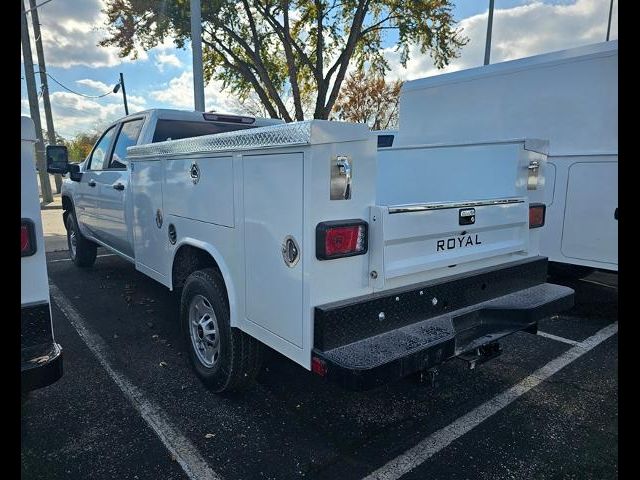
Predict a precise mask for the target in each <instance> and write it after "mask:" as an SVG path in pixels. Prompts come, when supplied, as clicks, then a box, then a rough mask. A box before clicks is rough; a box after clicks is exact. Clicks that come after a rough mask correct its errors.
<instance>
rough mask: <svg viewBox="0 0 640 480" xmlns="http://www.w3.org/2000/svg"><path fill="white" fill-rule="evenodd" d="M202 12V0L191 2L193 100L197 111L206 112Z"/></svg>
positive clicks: (192, 0)
mask: <svg viewBox="0 0 640 480" xmlns="http://www.w3.org/2000/svg"><path fill="white" fill-rule="evenodd" d="M201 17H202V12H201V10H200V0H191V52H192V57H193V100H194V104H195V109H196V111H199V112H204V78H203V75H202V37H201V35H202V18H201Z"/></svg>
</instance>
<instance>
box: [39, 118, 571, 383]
mask: <svg viewBox="0 0 640 480" xmlns="http://www.w3.org/2000/svg"><path fill="white" fill-rule="evenodd" d="M162 115H169V112H168V111H150V112H143V113H141V114H137V115H130V116H128V117H126V118H124V119H122V120H120V121H118V122H116V123H115V124H114V125H113V126H112V127H110V128H109V129H108V130H107V131H106V133H105V134H104V135H103V136H102V138H100V139H99V140H98V142H97V144H96V146H95V147H94V149H93V152H92V153H91V154H90V155H89V156H88V158H87V159H86V160H85V161H84V162H83V164H81V165H80V166H77V165H76V166H71V165H70V166H69V167H66V168H65V167H64V166H62V167H57V168H52V169H50V170H49V171H50V172H51V173H61V172H65V171H68V170H69V169H71V171H70V178H69V179H65V181H64V184H63V189H62V194H63V206H64V218H65V222H66V225H67V228H68V232H69V235H68V238H69V249H70V252H71V258H72V259H73V260H74V262H75V263H76V264H77V265H79V266H81V267H88V266H90V265H91V264H92V263H93V261H94V260H95V252H96V250H95V249H96V245H103V246H105V247H107V248H109V249H110V250H112V251H114V252H115V253H117V254H119V255H120V256H122V257H123V258H126V259H128V260H130V261H131V262H132V263H134V264H135V268H136V269H138V270H139V271H141V272H143V273H145V274H147V275H148V276H150V277H151V278H153V279H155V280H157V281H158V282H160V283H162V284H163V285H165V286H166V287H167V288H169V289H170V290H174V291H178V293H179V295H180V298H181V306H180V314H179V317H180V322H181V324H182V327H183V331H184V336H185V341H186V344H187V345H188V349H189V356H190V359H191V361H192V364H193V366H194V369H195V371H196V372H197V374H198V375H199V376H200V378H201V379H202V380H203V381H204V383H205V384H206V385H207V386H209V388H211V389H212V390H214V391H216V392H221V391H225V390H235V389H241V388H243V387H246V386H247V385H249V384H250V383H251V381H252V380H253V378H254V377H255V375H256V374H257V372H258V369H259V367H260V362H261V353H262V347H263V345H267V346H269V347H271V348H273V349H275V350H276V351H278V352H280V353H281V354H283V355H285V356H286V357H288V358H289V359H291V360H293V361H295V362H297V363H299V364H300V365H302V366H303V367H305V368H306V369H308V370H312V371H313V372H314V373H316V374H318V375H320V376H323V377H325V378H327V379H331V380H333V381H336V382H338V383H340V384H341V385H343V386H344V387H346V388H352V389H366V388H370V387H374V386H377V385H380V384H383V383H385V382H389V381H392V380H394V379H397V378H400V377H403V376H406V375H408V374H411V373H414V372H421V371H426V370H428V369H432V368H433V367H435V366H436V365H438V364H440V363H442V362H444V361H445V360H448V359H451V358H453V357H457V356H463V357H464V358H466V359H467V360H469V361H470V362H471V364H473V365H475V363H474V362H478V361H482V360H485V359H487V358H490V357H492V356H495V355H496V354H498V353H499V351H500V349H499V344H498V343H497V340H498V339H500V338H501V337H503V336H505V335H508V334H510V333H513V332H516V331H521V330H526V331H529V332H535V331H536V329H537V323H538V321H539V320H540V319H542V318H544V317H546V316H549V315H553V314H555V313H557V312H559V311H561V310H564V309H567V308H570V307H571V306H572V304H573V290H571V289H570V288H567V287H564V286H559V285H552V284H549V283H546V278H547V260H546V258H544V257H541V256H539V254H538V241H539V240H538V237H539V230H540V229H539V228H537V227H540V226H542V225H543V224H544V212H545V209H544V205H542V204H534V203H531V202H530V201H529V196H530V194H531V193H532V192H536V191H537V190H538V189H540V188H542V185H543V184H544V171H545V161H546V154H547V142H546V141H541V140H534V139H516V140H509V141H501V142H495V143H487V142H485V143H476V144H464V145H416V146H414V147H412V148H411V149H404V150H402V151H401V152H398V155H397V157H396V158H393V159H387V160H383V161H381V160H380V159H379V157H378V154H377V148H376V139H377V137H376V135H374V134H372V133H371V132H370V131H369V130H368V128H367V126H366V125H364V124H349V123H342V122H330V121H323V120H312V121H305V122H297V123H289V124H280V125H271V126H264V127H259V128H250V129H246V128H244V129H242V130H240V129H237V130H235V131H227V132H225V133H218V134H212V135H204V136H198V137H195V138H182V139H180V140H171V141H161V142H155V140H156V139H158V140H164V138H166V137H171V138H174V139H175V138H176V135H175V134H174V133H173V131H172V129H175V130H180V129H181V122H179V121H178V122H176V123H174V124H173V125H172V126H171V128H168V127H167V128H166V130H165V133H164V134H163V135H162V136H160V137H157V135H156V134H155V133H154V132H155V131H157V129H158V128H159V125H160V123H161V120H159V118H161V117H162ZM175 115H178V113H175ZM179 115H184V116H185V117H189V118H190V120H189V121H191V122H196V123H199V124H202V125H206V124H210V125H212V126H213V127H217V126H220V125H223V126H225V128H226V129H228V130H233V129H234V127H238V128H243V127H253V126H255V127H257V126H258V125H259V124H260V122H265V121H263V120H253V119H250V118H246V117H245V118H246V120H240V117H233V116H231V115H224V116H223V115H219V116H218V117H216V118H213V117H211V115H210V114H207V113H205V114H203V113H198V112H181V113H179ZM134 122H137V123H134ZM213 127H212V128H213ZM195 130H198V129H196V128H194V131H195ZM163 137H164V138H163ZM125 147H128V148H127V150H126V155H125Z"/></svg>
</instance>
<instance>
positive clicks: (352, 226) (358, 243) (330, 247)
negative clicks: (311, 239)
mask: <svg viewBox="0 0 640 480" xmlns="http://www.w3.org/2000/svg"><path fill="white" fill-rule="evenodd" d="M363 253H367V222H364V221H362V220H338V221H333V222H322V223H319V224H318V226H317V227H316V258H317V259H318V260H329V259H331V258H341V257H351V256H353V255H362V254H363Z"/></svg>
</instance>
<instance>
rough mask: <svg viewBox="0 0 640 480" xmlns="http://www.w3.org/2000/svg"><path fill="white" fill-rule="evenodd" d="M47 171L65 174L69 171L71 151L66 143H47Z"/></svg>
mask: <svg viewBox="0 0 640 480" xmlns="http://www.w3.org/2000/svg"><path fill="white" fill-rule="evenodd" d="M46 151H47V172H49V173H59V174H61V175H64V174H65V173H67V172H68V171H69V152H68V151H67V147H65V146H64V145H47V150H46Z"/></svg>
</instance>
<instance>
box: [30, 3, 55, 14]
mask: <svg viewBox="0 0 640 480" xmlns="http://www.w3.org/2000/svg"><path fill="white" fill-rule="evenodd" d="M50 1H51V0H45V1H44V2H42V3H41V4H39V5H36V6H35V7H33V8H30V9H29V10H26V11H25V12H24V13H25V14H27V13H29V12H30V11H31V10H35V9H36V8H39V7H41V6H43V5H44V4H46V3H49V2H50Z"/></svg>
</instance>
